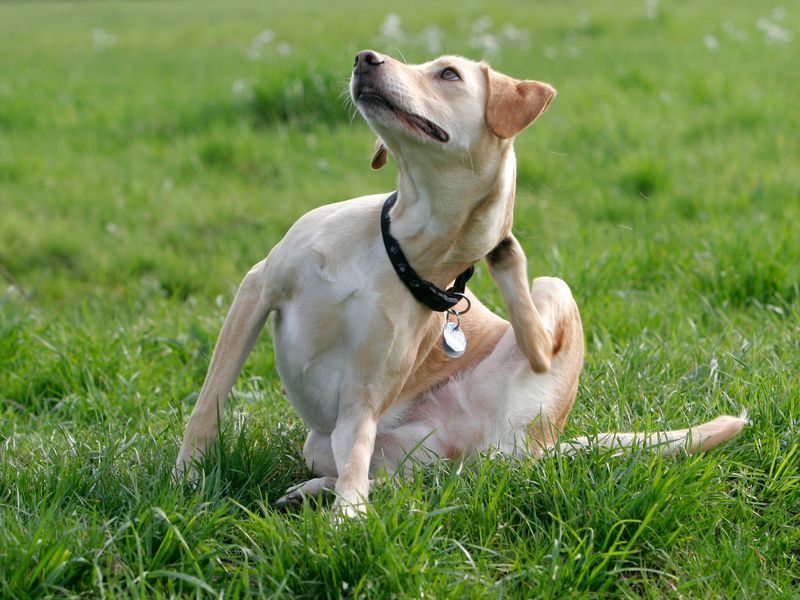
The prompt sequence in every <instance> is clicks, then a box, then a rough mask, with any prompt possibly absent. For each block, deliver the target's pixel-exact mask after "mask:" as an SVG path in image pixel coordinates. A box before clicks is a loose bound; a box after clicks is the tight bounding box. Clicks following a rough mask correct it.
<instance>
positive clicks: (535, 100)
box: [483, 65, 556, 138]
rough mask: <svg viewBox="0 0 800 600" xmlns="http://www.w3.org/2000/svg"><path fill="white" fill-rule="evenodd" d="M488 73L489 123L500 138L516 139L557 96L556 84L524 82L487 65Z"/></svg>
mask: <svg viewBox="0 0 800 600" xmlns="http://www.w3.org/2000/svg"><path fill="white" fill-rule="evenodd" d="M483 71H484V73H485V74H486V86H487V94H486V123H487V124H488V125H489V128H490V129H491V130H492V131H493V132H494V134H495V135H496V136H497V137H501V138H512V137H514V136H515V135H517V134H518V133H519V132H520V131H522V130H523V129H525V128H526V127H527V126H528V125H530V124H531V123H533V121H534V119H536V117H538V116H539V115H540V114H542V113H543V112H544V110H545V109H546V108H547V105H548V104H550V101H551V100H552V99H553V98H554V97H555V95H556V90H555V88H553V86H551V85H549V84H547V83H543V82H541V81H531V80H525V81H520V80H519V79H514V78H512V77H509V76H508V75H503V74H502V73H497V72H496V71H493V70H492V69H490V68H489V66H488V65H483Z"/></svg>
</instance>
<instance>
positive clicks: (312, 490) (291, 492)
mask: <svg viewBox="0 0 800 600" xmlns="http://www.w3.org/2000/svg"><path fill="white" fill-rule="evenodd" d="M335 487H336V478H335V477H318V478H316V479H310V480H308V481H306V482H305V483H300V484H298V485H294V486H292V487H290V488H289V489H288V490H286V493H285V494H284V495H283V496H281V497H280V498H278V499H277V500H276V501H275V502H274V503H273V505H274V506H276V507H279V508H288V507H291V506H300V505H301V504H302V503H303V502H304V501H305V499H306V498H307V497H309V496H320V495H322V494H325V493H330V492H333V490H334V488H335Z"/></svg>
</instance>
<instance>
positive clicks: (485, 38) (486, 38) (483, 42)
mask: <svg viewBox="0 0 800 600" xmlns="http://www.w3.org/2000/svg"><path fill="white" fill-rule="evenodd" d="M469 45H470V46H472V47H473V48H476V49H478V50H480V51H481V52H482V53H483V54H484V55H492V54H496V53H497V52H499V51H500V40H499V39H498V38H497V36H495V35H492V34H491V33H489V32H484V33H479V34H477V35H473V36H472V37H471V38H470V40H469Z"/></svg>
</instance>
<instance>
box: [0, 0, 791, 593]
mask: <svg viewBox="0 0 800 600" xmlns="http://www.w3.org/2000/svg"><path fill="white" fill-rule="evenodd" d="M464 6H465V7H466V8H463V7H459V8H458V9H456V8H455V6H454V5H453V6H450V5H445V4H441V5H431V3H425V2H421V1H418V0H413V1H412V2H408V3H405V4H404V5H403V6H402V8H401V7H400V6H399V5H398V6H396V7H394V9H393V10H395V11H396V12H397V13H398V14H399V15H400V17H401V25H402V28H403V30H404V31H405V34H406V37H405V39H398V38H394V37H392V36H391V35H388V34H386V33H384V34H381V33H380V26H381V23H383V22H384V20H385V18H386V12H385V11H384V10H383V9H382V8H381V7H380V6H379V3H373V4H372V5H368V6H360V5H357V4H356V3H355V2H345V3H336V4H335V5H333V4H331V5H330V6H329V7H323V5H322V4H318V3H312V2H307V1H305V0H295V1H293V2H277V1H270V2H269V3H245V2H238V1H237V2H225V3H212V2H206V3H202V2H164V1H154V2H136V3H134V2H130V3H128V2H114V3H99V2H97V3H96V2H80V3H67V2H63V3H46V2H35V3H33V2H19V3H14V2H11V3H9V2H6V3H3V4H1V5H0V596H2V597H9V598H38V597H48V596H49V597H65V596H67V597H69V596H86V597H107V598H113V597H134V596H135V597H168V596H194V597H212V596H221V595H223V594H224V596H225V597H247V596H256V595H262V594H264V595H273V594H274V595H279V596H280V595H283V596H285V597H323V596H331V597H332V596H344V597H374V598H384V597H392V596H395V597H409V596H422V595H423V594H424V595H425V596H427V597H430V596H435V597H476V598H482V597H487V598H488V597H492V598H496V597H521V598H523V597H541V598H548V597H553V598H556V597H605V596H614V597H642V596H644V597H652V598H656V597H665V596H666V597H670V596H672V597H692V598H693V597H718V598H732V597H752V598H762V597H797V596H800V425H799V424H798V420H799V419H800V400H798V398H800V377H799V375H800V364H799V363H800V360H799V358H800V341H799V340H800V316H799V315H798V306H799V305H800V235H799V234H798V232H799V231H800V229H798V222H800V158H799V157H800V113H799V112H798V111H797V110H796V104H797V98H800V79H798V78H797V77H796V76H795V72H796V70H797V44H798V43H800V11H799V10H798V8H797V7H796V6H794V5H791V6H788V5H787V6H788V8H787V10H785V11H783V13H784V14H782V13H781V12H780V11H778V12H774V10H776V9H775V7H773V6H772V5H769V4H766V5H765V4H763V3H761V4H759V3H729V2H723V1H722V0H714V1H698V2H669V3H667V2H662V3H659V4H657V8H656V12H655V14H649V12H648V11H649V9H648V8H647V6H646V4H645V3H639V2H629V1H625V2H622V3H619V2H611V1H610V0H608V1H605V0H604V1H600V2H566V3H562V2H555V1H552V2H544V3H537V4H536V5H535V6H534V5H533V4H530V5H528V4H524V3H506V2H493V3H486V6H481V5H480V3H466V4H464ZM649 6H653V4H652V3H650V4H649ZM484 15H488V16H489V17H490V18H491V22H490V23H487V22H485V21H480V20H479V18H480V17H482V16H484ZM763 18H766V19H768V20H769V22H770V23H772V24H777V25H778V26H779V27H781V28H782V29H783V30H786V31H788V32H789V33H790V35H792V36H793V39H792V40H790V41H788V42H782V41H781V40H780V39H773V38H774V36H773V38H769V37H768V36H767V35H766V34H765V32H764V29H766V28H767V25H765V23H764V21H761V22H760V23H761V25H760V26H759V19H763ZM481 23H483V25H481ZM506 24H513V25H515V26H516V27H518V28H520V29H522V30H524V31H526V32H527V41H525V40H522V41H514V40H512V39H509V36H507V35H506V36H505V37H504V36H503V35H502V32H503V28H504V26H505V25H506ZM429 25H435V26H436V27H438V28H440V32H441V47H442V50H446V51H449V52H454V53H461V54H465V55H467V56H472V57H476V58H480V57H482V56H484V55H485V53H486V51H485V50H483V49H481V48H477V47H474V46H473V45H472V43H471V40H473V38H474V37H475V36H474V32H473V29H475V28H476V26H477V28H478V29H480V28H481V27H484V32H486V31H488V32H489V33H490V34H493V35H499V36H500V39H501V48H500V50H499V51H498V52H496V53H494V54H491V53H490V54H489V55H488V58H489V59H490V60H491V61H492V63H493V64H494V65H495V66H496V67H497V68H498V69H500V70H503V71H505V72H508V73H510V74H512V75H516V76H519V77H531V78H536V79H541V80H545V81H549V82H551V83H553V84H554V85H555V86H556V88H558V90H559V96H558V98H557V100H556V101H555V102H554V103H553V105H552V106H551V108H550V109H549V110H548V112H547V114H546V115H545V116H544V117H543V118H542V119H541V121H540V122H537V124H536V125H535V126H534V127H533V128H531V130H530V131H527V132H526V133H525V134H524V135H523V136H522V137H521V138H520V139H519V140H518V143H517V154H518V157H519V163H520V164H519V193H518V200H517V216H516V224H515V229H516V234H517V237H518V238H519V239H520V240H521V242H522V244H523V246H524V247H525V250H526V252H527V254H528V257H529V259H530V269H531V275H532V276H533V275H539V274H555V275H559V276H561V277H563V278H564V279H566V280H567V282H568V283H569V284H570V285H571V287H572V289H573V291H574V293H575V296H576V298H577V299H578V303H579V305H580V307H581V311H582V315H583V320H584V326H585V329H586V340H587V359H586V367H585V370H584V375H583V378H582V384H581V387H580V391H579V395H578V401H577V403H576V406H575V409H574V410H573V413H572V416H571V419H570V421H569V424H568V429H567V431H566V433H565V435H566V437H570V436H575V435H591V434H593V433H596V432H599V431H608V430H631V429H655V428H664V427H670V428H673V427H682V426H685V425H686V424H688V423H690V422H697V421H700V420H703V419H708V418H711V417H713V416H715V415H717V414H720V413H732V414H738V413H739V412H740V411H741V410H742V409H747V410H748V412H749V415H750V418H751V420H752V425H751V426H750V427H748V428H747V429H746V430H745V432H744V433H743V434H742V435H741V436H740V437H738V438H736V439H735V440H733V441H732V442H730V443H728V444H726V445H724V446H722V447H720V448H719V449H717V450H715V451H713V452H711V453H708V454H706V455H702V456H698V457H682V458H662V457H660V456H654V455H651V454H649V453H641V452H634V453H632V454H630V455H628V456H622V457H619V456H608V455H603V454H600V453H598V452H588V453H586V454H583V455H580V456H577V457H572V458H569V457H565V456H558V455H556V456H550V457H547V458H545V459H543V460H538V461H537V460H534V459H522V460H512V459H509V458H502V457H493V458H488V457H483V458H481V459H480V460H478V462H477V463H475V464H472V465H466V466H453V465H447V464H442V465H437V466H434V467H431V468H428V469H425V470H423V471H421V472H419V473H418V474H417V475H416V476H415V477H414V478H413V479H412V480H410V481H391V482H388V483H385V484H383V485H381V486H380V487H379V488H378V489H377V490H376V491H375V492H374V494H373V495H372V504H371V510H370V513H369V515H368V517H367V518H366V519H364V520H353V521H352V522H347V523H343V524H335V523H334V522H333V521H332V519H331V515H330V508H329V506H328V505H327V504H325V503H322V504H319V505H317V504H314V503H312V504H309V505H308V506H305V507H303V508H302V509H301V510H299V511H297V512H289V513H286V512H280V511H276V510H274V509H273V508H271V506H270V503H271V502H272V501H273V500H275V499H276V498H277V497H279V496H280V495H281V494H282V493H283V491H284V490H285V489H286V488H287V487H288V486H289V485H292V484H294V483H297V482H300V481H303V480H304V479H305V478H307V477H308V473H307V471H306V468H305V466H304V464H303V460H302V456H301V446H302V441H303V439H304V426H303V424H302V422H301V421H300V420H299V418H298V417H297V416H296V414H295V413H294V412H293V411H292V409H291V407H290V406H289V405H288V403H287V402H286V400H285V399H284V398H283V396H282V395H281V393H280V382H279V380H278V379H277V376H276V374H275V371H274V368H273V355H272V348H271V344H270V341H269V339H268V337H269V336H268V334H267V333H265V334H264V336H263V338H262V340H261V341H260V342H259V344H258V345H257V347H256V349H255V351H254V352H253V354H252V356H251V357H250V359H249V361H248V363H247V365H246V367H245V370H244V373H243V374H242V376H241V378H240V379H239V382H238V384H237V386H236V389H235V392H234V399H233V401H232V402H230V404H229V409H228V410H227V412H226V415H225V420H226V426H225V431H224V435H223V439H222V441H221V442H220V444H218V445H217V446H216V447H215V449H214V452H212V453H210V456H209V457H208V458H207V478H206V480H205V481H204V483H203V485H201V486H200V487H199V488H198V489H188V488H184V487H175V486H172V485H171V484H170V480H169V473H170V469H171V466H172V464H173V462H174V458H175V455H176V452H177V446H178V443H179V439H180V436H181V433H182V428H183V423H184V421H185V418H186V417H187V415H188V412H189V410H191V406H192V404H193V402H194V399H195V397H196V393H197V390H198V389H199V387H200V385H201V383H202V379H203V376H204V374H205V369H206V366H207V362H208V357H209V353H210V350H211V348H212V346H213V343H214V340H215V337H216V335H217V332H218V330H219V327H220V325H221V323H222V319H223V318H224V315H225V312H226V309H227V307H228V305H229V303H230V301H231V299H232V294H233V291H234V289H235V286H236V284H237V283H238V281H239V280H240V278H241V277H242V276H243V274H244V273H245V272H246V270H247V269H248V268H249V266H250V265H251V264H253V263H255V262H256V261H258V260H260V259H261V258H262V257H263V256H264V255H265V254H266V252H267V251H268V250H269V248H270V247H271V246H272V245H274V244H275V243H276V242H277V241H278V240H279V239H280V237H281V236H282V234H283V233H284V232H285V231H286V229H287V228H288V227H289V226H290V224H291V223H292V222H293V221H294V220H295V219H297V217H299V216H300V215H301V214H302V213H303V212H305V211H306V210H309V209H310V208H312V207H314V206H318V205H320V204H324V203H328V202H332V201H337V200H340V199H342V198H347V197H353V196H358V195H361V194H365V193H371V192H376V191H381V190H387V191H388V190H391V189H392V187H393V184H394V173H392V169H391V168H387V169H385V170H383V171H381V172H378V173H372V172H370V170H369V167H368V161H369V156H370V153H371V149H372V142H373V136H372V134H370V132H369V130H368V129H367V127H366V125H364V124H363V123H362V122H361V121H360V120H359V119H358V118H355V119H354V118H353V114H352V109H350V108H349V107H348V106H347V103H346V101H345V95H344V92H345V90H346V82H347V78H348V74H349V70H350V65H351V64H352V57H353V55H354V54H355V53H356V52H357V51H358V50H360V49H363V48H365V47H372V48H375V49H378V50H383V51H386V52H389V53H391V54H393V55H395V56H400V53H401V52H402V54H403V55H404V56H405V57H406V58H407V59H408V60H409V61H419V60H424V59H427V58H429V57H430V56H432V55H434V54H437V53H439V51H438V50H435V49H431V48H429V47H428V42H429V41H430V40H431V39H432V38H435V32H434V33H433V34H432V33H431V31H430V30H429V31H428V33H427V37H425V36H423V35H422V34H423V33H424V31H425V29H426V28H427V27H428V26H429ZM265 29H269V30H270V31H272V32H273V39H268V38H269V36H268V35H267V34H264V35H262V36H261V38H260V39H261V42H260V45H259V42H258V41H257V40H256V38H257V36H258V35H259V32H262V31H263V30H265ZM513 33H514V32H513V31H511V37H514V36H513ZM780 35H781V34H780V32H778V34H777V36H778V38H779V37H780ZM708 36H713V39H712V38H711V37H708ZM426 40H427V41H426ZM433 41H435V39H434V40H433ZM714 41H716V49H714V46H715V43H714ZM281 44H288V45H289V46H285V45H284V46H282V45H281ZM709 46H710V47H711V48H709ZM281 49H282V50H283V51H284V53H285V52H286V50H287V49H288V50H289V52H288V54H281V53H280V51H279V50H281ZM237 82H238V83H237ZM474 282H475V283H474V285H473V287H474V289H475V290H476V291H477V292H478V293H479V295H481V296H482V297H483V298H485V299H486V301H487V302H488V304H489V305H490V306H492V307H494V308H496V309H497V310H498V311H499V312H501V313H502V308H501V306H500V304H501V303H500V298H499V295H498V293H497V291H496V290H495V288H494V286H493V285H492V283H491V281H490V279H489V278H488V275H487V273H486V270H485V268H484V267H479V271H478V275H477V277H476V278H475V280H474Z"/></svg>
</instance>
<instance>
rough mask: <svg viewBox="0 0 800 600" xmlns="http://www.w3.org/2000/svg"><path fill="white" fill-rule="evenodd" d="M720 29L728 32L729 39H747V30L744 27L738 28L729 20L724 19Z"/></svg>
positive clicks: (741, 40) (740, 40)
mask: <svg viewBox="0 0 800 600" xmlns="http://www.w3.org/2000/svg"><path fill="white" fill-rule="evenodd" d="M722 31H724V32H725V33H727V34H728V36H729V37H730V38H731V39H734V40H736V41H738V42H743V41H745V40H746V39H747V37H748V36H747V32H746V31H745V30H744V29H739V28H738V27H736V25H734V24H733V23H731V22H730V21H725V22H724V23H723V24H722Z"/></svg>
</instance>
